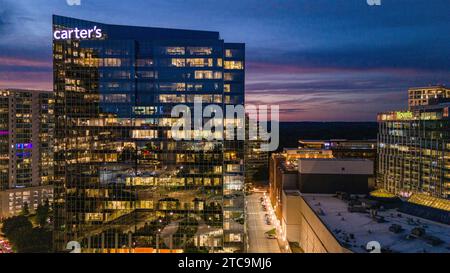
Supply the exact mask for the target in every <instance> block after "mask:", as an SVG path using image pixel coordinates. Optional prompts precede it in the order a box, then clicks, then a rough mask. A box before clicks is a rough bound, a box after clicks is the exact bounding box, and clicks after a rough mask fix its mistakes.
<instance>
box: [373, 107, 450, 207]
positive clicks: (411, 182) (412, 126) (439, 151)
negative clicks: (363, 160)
mask: <svg viewBox="0 0 450 273" xmlns="http://www.w3.org/2000/svg"><path fill="white" fill-rule="evenodd" d="M448 110H449V105H448V104H438V105H433V106H431V105H430V106H423V107H416V108H415V109H414V110H412V111H407V112H389V113H382V114H379V115H378V122H379V135H378V177H377V178H378V182H379V185H381V186H382V187H383V188H384V189H386V190H388V191H389V192H392V193H395V194H398V195H401V196H404V197H409V196H411V195H412V194H425V195H428V196H431V197H437V198H443V199H450V130H449V115H448Z"/></svg>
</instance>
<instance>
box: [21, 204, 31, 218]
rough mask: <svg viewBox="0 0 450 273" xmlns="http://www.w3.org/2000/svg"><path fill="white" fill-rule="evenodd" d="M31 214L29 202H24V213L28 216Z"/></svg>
mask: <svg viewBox="0 0 450 273" xmlns="http://www.w3.org/2000/svg"><path fill="white" fill-rule="evenodd" d="M29 214H30V208H29V207H28V202H24V203H23V205H22V215H24V216H27V215H29Z"/></svg>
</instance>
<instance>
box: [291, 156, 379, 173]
mask: <svg viewBox="0 0 450 273" xmlns="http://www.w3.org/2000/svg"><path fill="white" fill-rule="evenodd" d="M298 172H299V173H302V174H359V175H373V172H374V169H373V162H372V161H370V160H349V159H299V161H298Z"/></svg>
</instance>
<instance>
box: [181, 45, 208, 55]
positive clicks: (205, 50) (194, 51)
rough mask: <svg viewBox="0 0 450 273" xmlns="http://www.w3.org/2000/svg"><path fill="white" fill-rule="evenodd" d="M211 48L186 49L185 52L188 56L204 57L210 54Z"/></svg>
mask: <svg viewBox="0 0 450 273" xmlns="http://www.w3.org/2000/svg"><path fill="white" fill-rule="evenodd" d="M212 50H213V49H212V47H188V49H187V51H188V52H189V54H190V55H197V56H204V55H211V54H212Z"/></svg>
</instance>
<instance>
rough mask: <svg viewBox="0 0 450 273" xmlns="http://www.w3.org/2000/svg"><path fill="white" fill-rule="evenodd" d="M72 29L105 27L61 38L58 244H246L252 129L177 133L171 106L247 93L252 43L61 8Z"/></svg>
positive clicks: (119, 247)
mask: <svg viewBox="0 0 450 273" xmlns="http://www.w3.org/2000/svg"><path fill="white" fill-rule="evenodd" d="M76 29H89V30H91V29H101V32H102V35H101V37H97V36H96V37H94V38H91V39H81V38H80V39H65V40H64V39H56V38H55V39H54V42H53V59H54V88H55V96H56V104H55V113H56V137H55V165H56V167H55V179H56V188H55V205H56V209H55V236H54V240H55V248H56V250H62V249H64V248H65V245H66V244H67V242H69V241H71V240H77V241H79V242H80V243H81V247H82V249H83V251H84V252H102V253H105V252H164V251H174V252H176V251H185V252H194V251H199V250H200V251H243V247H244V223H243V219H244V195H243V186H244V167H243V166H244V160H243V159H244V141H237V140H235V141H225V140H212V141H208V140H182V141H176V140H175V139H174V137H173V136H172V131H171V126H172V125H173V124H174V123H175V122H176V120H177V119H176V118H172V117H171V111H172V108H173V106H175V105H177V104H185V105H187V106H188V107H190V108H192V107H193V103H194V98H195V97H199V96H200V97H201V98H202V102H203V107H206V106H208V104H215V105H219V106H220V107H222V109H224V108H225V106H226V105H238V104H242V105H243V104H244V78H245V75H244V66H245V46H244V44H230V43H225V42H224V41H223V40H221V39H220V37H219V33H217V32H207V31H190V30H175V29H160V28H145V27H131V26H117V25H105V24H100V23H94V22H88V21H82V20H78V19H73V18H67V17H60V16H54V18H53V31H54V32H58V33H61V32H64V31H73V30H76ZM89 30H87V31H89ZM80 33H81V31H80ZM99 36H100V35H99ZM58 38H59V37H58ZM192 112H194V111H193V110H192ZM224 112H225V111H224ZM194 134H202V132H194Z"/></svg>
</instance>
